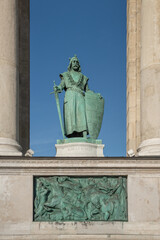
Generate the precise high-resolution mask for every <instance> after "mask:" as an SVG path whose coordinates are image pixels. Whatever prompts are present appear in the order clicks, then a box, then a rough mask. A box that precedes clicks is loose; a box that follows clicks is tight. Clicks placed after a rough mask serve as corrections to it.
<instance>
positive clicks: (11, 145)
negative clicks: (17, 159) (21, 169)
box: [0, 138, 22, 156]
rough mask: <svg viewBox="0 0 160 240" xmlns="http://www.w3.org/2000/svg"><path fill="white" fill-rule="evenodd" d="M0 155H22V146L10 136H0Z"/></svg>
mask: <svg viewBox="0 0 160 240" xmlns="http://www.w3.org/2000/svg"><path fill="white" fill-rule="evenodd" d="M0 156H22V148H21V146H20V145H19V144H18V143H17V141H15V140H13V139H11V138H0Z"/></svg>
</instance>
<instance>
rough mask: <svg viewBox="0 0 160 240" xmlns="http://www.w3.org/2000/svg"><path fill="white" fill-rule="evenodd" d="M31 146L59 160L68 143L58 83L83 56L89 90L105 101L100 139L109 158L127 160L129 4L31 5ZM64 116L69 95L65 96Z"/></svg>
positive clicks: (73, 0)
mask: <svg viewBox="0 0 160 240" xmlns="http://www.w3.org/2000/svg"><path fill="white" fill-rule="evenodd" d="M30 24H31V25H30V27H31V32H30V58H31V62H30V67H31V70H30V81H31V84H30V88H31V93H30V94H31V97H30V107H31V108H30V121H31V122H30V145H31V148H32V149H33V150H34V151H35V155H34V156H55V153H56V152H55V147H54V145H55V143H56V140H57V139H62V134H61V129H60V124H59V120H58V113H57V109H56V102H55V99H54V95H50V94H49V93H50V92H52V90H53V80H55V81H56V83H57V84H59V83H60V78H59V74H60V73H62V72H64V71H66V70H67V67H68V64H69V57H72V56H73V55H74V54H77V56H78V58H79V60H80V64H81V68H82V73H83V74H84V75H86V76H87V77H88V78H89V87H90V89H91V90H93V91H95V92H99V93H101V95H102V96H103V97H104V99H105V109H104V118H103V122H102V128H101V132H100V135H99V139H102V141H103V143H104V144H105V149H104V155H105V156H125V155H126V0H99V1H98V0H81V1H78V0H33V1H31V2H30ZM59 97H60V104H61V111H62V108H63V97H64V93H61V94H60V96H59Z"/></svg>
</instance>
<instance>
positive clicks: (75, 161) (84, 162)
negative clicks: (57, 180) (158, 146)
mask: <svg viewBox="0 0 160 240" xmlns="http://www.w3.org/2000/svg"><path fill="white" fill-rule="evenodd" d="M82 170H83V171H82ZM151 170H152V174H153V172H154V173H158V174H160V157H134V158H128V157H126V158H125V157H104V158H103V157H102V158H85V157H84V158H82V157H77V158H75V157H73V158H60V157H59V158H56V157H32V158H27V157H0V173H2V174H4V173H11V174H12V173H13V174H15V173H16V174H17V173H18V174H25V173H29V174H31V175H34V174H36V175H37V174H43V175H49V174H51V175H54V174H55V175H79V174H80V175H103V174H104V175H115V174H116V175H117V174H118V175H128V174H129V173H130V174H131V173H133V174H137V173H139V172H141V173H145V174H149V173H150V171H151Z"/></svg>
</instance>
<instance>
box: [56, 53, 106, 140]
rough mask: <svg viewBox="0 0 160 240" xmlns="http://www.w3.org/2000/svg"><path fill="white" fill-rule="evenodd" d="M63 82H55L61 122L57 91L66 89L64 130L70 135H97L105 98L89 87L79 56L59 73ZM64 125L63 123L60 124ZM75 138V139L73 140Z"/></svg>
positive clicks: (78, 136) (66, 134)
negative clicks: (66, 69)
mask: <svg viewBox="0 0 160 240" xmlns="http://www.w3.org/2000/svg"><path fill="white" fill-rule="evenodd" d="M60 78H61V83H60V84H59V86H54V87H53V88H54V93H55V97H56V103H57V109H58V113H59V118H60V123H61V116H60V106H59V101H58V97H57V94H58V93H60V92H62V91H63V90H65V98H64V107H63V113H64V114H63V117H64V129H63V128H62V133H64V134H65V136H66V137H68V138H73V141H74V138H79V140H81V139H80V138H81V137H83V138H87V135H90V139H97V137H98V135H99V132H100V129H101V124H102V119H103V112H104V99H103V97H102V96H101V95H100V94H99V93H94V92H93V91H91V90H89V87H88V78H87V77H86V76H85V75H83V74H82V73H81V67H80V63H79V60H78V58H77V56H74V57H73V58H71V59H70V63H69V66H68V71H67V72H64V73H62V74H60ZM61 126H62V124H61ZM73 141H72V142H73Z"/></svg>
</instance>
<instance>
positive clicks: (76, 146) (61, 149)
mask: <svg viewBox="0 0 160 240" xmlns="http://www.w3.org/2000/svg"><path fill="white" fill-rule="evenodd" d="M55 147H56V157H104V154H103V148H104V144H102V140H94V139H84V138H69V139H63V140H57V144H55Z"/></svg>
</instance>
